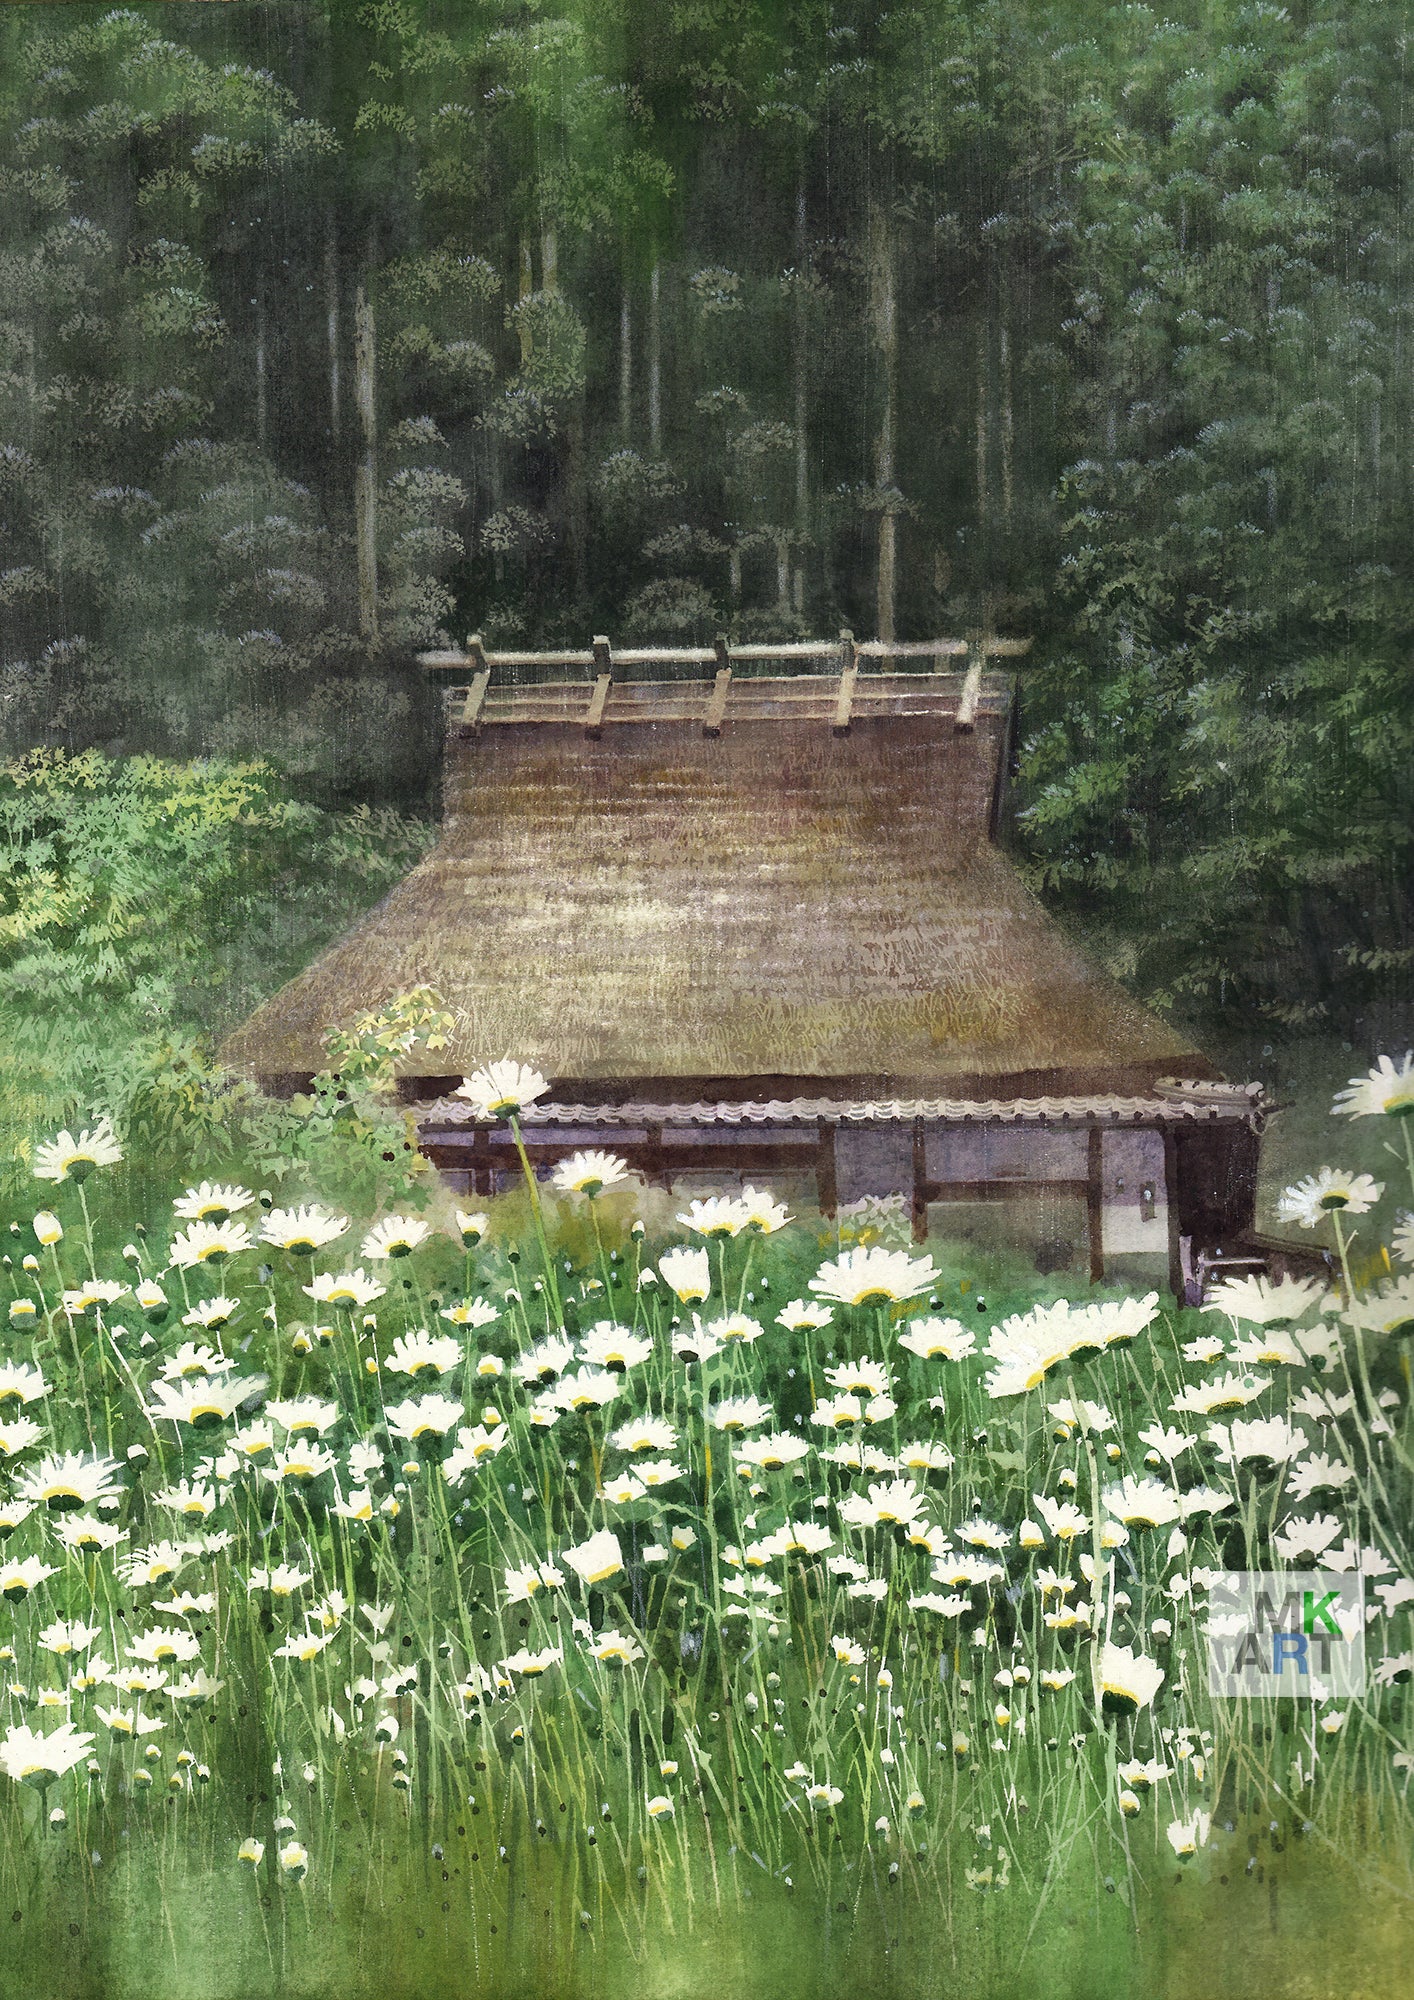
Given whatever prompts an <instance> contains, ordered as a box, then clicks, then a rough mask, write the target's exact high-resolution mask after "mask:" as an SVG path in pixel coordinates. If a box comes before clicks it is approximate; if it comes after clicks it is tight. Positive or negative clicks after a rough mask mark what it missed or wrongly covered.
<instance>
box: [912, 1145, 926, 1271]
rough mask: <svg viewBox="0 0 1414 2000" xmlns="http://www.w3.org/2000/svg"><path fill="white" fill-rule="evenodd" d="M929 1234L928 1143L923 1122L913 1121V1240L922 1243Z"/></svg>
mask: <svg viewBox="0 0 1414 2000" xmlns="http://www.w3.org/2000/svg"><path fill="white" fill-rule="evenodd" d="M927 1234H928V1142H927V1139H926V1137H925V1136H924V1131H923V1120H922V1119H921V1118H915V1119H914V1121H913V1240H914V1242H915V1243H921V1242H922V1241H923V1240H924V1238H925V1237H926V1236H927Z"/></svg>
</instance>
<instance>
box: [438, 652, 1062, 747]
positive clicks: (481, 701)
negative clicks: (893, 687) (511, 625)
mask: <svg viewBox="0 0 1414 2000" xmlns="http://www.w3.org/2000/svg"><path fill="white" fill-rule="evenodd" d="M1030 646H1031V641H1030V640H1029V639H1005V638H1000V637H998V636H997V635H996V634H994V633H991V632H979V633H974V634H972V635H970V636H969V637H968V638H966V639H902V640H892V639H863V640H856V639H855V636H854V634H853V633H852V632H851V631H848V630H845V631H842V632H841V633H840V635H839V637H838V639H804V640H800V639H797V640H789V641H782V642H780V643H778V644H771V643H769V642H765V641H760V642H752V643H748V644H742V645H735V644H733V643H732V642H731V641H730V640H729V639H727V638H726V637H725V636H721V637H719V638H718V639H717V640H716V641H715V642H714V644H713V645H711V646H625V647H621V648H619V649H618V650H617V651H616V650H615V649H614V647H613V646H612V644H611V642H610V641H609V639H608V638H607V637H606V636H605V635H604V634H603V633H596V634H595V637H594V640H593V643H592V645H591V647H590V648H589V650H588V651H556V650H545V651H522V650H516V649H511V650H507V651H502V652H490V651H488V650H487V648H486V645H485V643H484V641H483V639H482V636H481V634H480V633H479V632H473V633H472V634H471V636H470V638H469V639H468V640H467V642H466V651H465V652H464V653H455V652H428V653H419V654H418V656H417V659H418V664H419V666H421V667H422V668H423V669H424V670H425V671H426V672H427V673H428V674H430V675H432V676H433V677H434V678H435V679H437V680H439V681H443V682H448V681H463V682H468V683H469V685H468V687H467V692H466V696H465V699H464V701H463V704H462V711H461V715H460V717H459V718H458V720H459V725H460V733H461V734H462V735H463V736H475V735H477V734H479V733H480V730H481V727H482V724H483V722H484V721H486V720H489V719H490V718H489V717H488V716H487V715H486V703H487V698H488V695H489V694H490V690H491V682H492V678H493V676H494V675H495V673H496V670H497V669H498V668H502V669H519V668H525V667H538V668H540V669H542V670H544V669H549V668H558V669H560V670H561V671H563V670H564V669H566V668H579V669H582V670H583V671H584V672H585V673H586V675H587V676H588V677H589V679H590V690H589V697H588V702H587V705H586V706H585V708H584V711H583V713H582V714H579V715H577V714H575V713H573V712H571V711H570V710H569V708H568V706H567V707H566V712H565V713H564V715H563V716H562V717H559V718H556V719H560V720H564V721H579V722H581V723H582V725H583V728H584V733H585V736H586V737H587V738H588V739H589V740H590V741H597V740H598V739H599V737H600V736H601V735H602V734H603V731H604V726H605V722H606V719H607V720H609V721H613V720H614V719H615V718H614V717H613V715H612V714H611V713H610V711H609V703H610V698H611V693H612V690H613V685H614V674H615V669H616V668H626V667H654V666H656V667H685V666H710V667H715V669H716V672H715V674H714V676H713V678H712V679H711V680H710V681H707V680H696V679H694V680H684V681H679V682H663V683H660V684H659V685H661V686H662V687H663V688H664V689H665V690H666V689H668V688H670V687H671V688H672V689H673V695H672V697H671V699H673V700H675V701H676V702H677V703H678V704H682V703H683V702H684V701H687V700H689V699H690V696H691V693H692V691H694V690H695V691H697V692H698V693H699V694H700V695H701V696H702V697H703V701H702V706H701V708H700V711H694V712H693V713H692V715H691V717H690V718H689V717H684V716H679V715H676V714H674V715H672V716H671V717H669V716H667V715H665V716H664V717H662V718H661V719H665V720H667V719H671V720H687V719H691V720H700V723H701V727H702V732H703V734H704V735H705V736H719V735H720V734H721V732H722V727H723V724H724V723H725V721H726V719H727V708H728V704H729V702H730V700H731V697H732V680H733V674H734V670H735V668H736V667H737V666H738V665H742V666H745V665H755V664H756V663H758V662H763V661H780V662H782V663H784V662H786V661H798V662H800V664H801V666H804V665H805V663H806V662H807V661H811V662H819V664H820V666H821V667H823V668H825V670H826V671H825V672H824V673H823V674H820V675H806V674H804V673H801V674H798V675H797V676H793V678H799V679H807V678H808V679H819V680H822V681H824V680H832V681H833V686H832V688H831V690H830V692H829V697H828V705H829V720H830V725H831V728H832V730H833V732H834V734H835V735H836V736H847V735H848V734H849V733H850V729H851V726H852V722H853V720H854V712H855V705H856V702H857V701H861V700H862V701H863V702H864V703H865V704H869V703H870V700H871V694H870V687H869V682H870V678H871V676H870V674H869V671H868V669H869V666H870V664H871V663H877V666H876V669H875V670H876V672H879V671H881V670H882V666H883V663H884V662H885V661H886V660H888V661H892V660H931V661H934V662H938V663H939V664H937V665H934V666H933V667H932V668H931V670H928V671H924V672H920V673H913V674H907V675H903V676H898V677H897V678H902V679H907V680H910V681H912V680H916V681H918V683H919V684H920V687H922V686H926V685H927V684H928V683H929V682H930V681H933V680H936V679H939V678H941V677H942V676H943V675H944V674H945V673H947V674H948V677H949V678H950V679H951V678H954V677H956V676H957V675H959V674H960V676H961V686H960V688H959V691H958V699H957V710H956V713H955V715H954V718H953V726H954V728H955V729H956V730H957V731H959V732H960V733H962V734H966V733H968V732H970V731H971V730H972V729H974V728H975V726H976V721H977V713H978V708H979V705H980V703H981V699H982V692H983V690H982V677H983V674H984V672H985V669H986V663H987V661H988V660H994V659H1016V658H1019V657H1020V656H1021V655H1022V654H1023V653H1026V652H1028V651H1029V650H1030ZM944 660H946V661H948V662H950V663H951V662H953V661H956V662H957V663H958V666H957V667H956V668H955V669H951V670H949V669H947V668H944V667H943V666H942V665H941V664H940V663H941V662H942V661H944ZM964 663H965V664H964ZM753 681H755V682H756V684H757V686H758V687H759V686H760V679H759V677H757V676H752V677H750V678H749V679H748V680H747V681H745V682H743V683H741V686H742V688H743V689H746V688H749V687H750V686H751V685H752V682H753ZM861 682H862V685H861ZM537 685H538V686H539V687H541V688H543V689H544V690H545V694H544V697H543V699H544V701H545V702H546V703H547V704H548V703H549V702H551V701H552V700H561V701H563V700H565V697H567V696H568V694H569V693H570V691H571V687H572V685H573V684H571V686H570V687H567V686H566V684H565V683H562V682H561V683H548V682H544V681H542V682H539V683H536V682H533V681H532V682H518V683H515V684H514V686H515V687H516V690H517V693H518V694H519V695H520V696H521V698H522V699H523V700H525V701H530V702H532V703H533V702H534V699H535V689H536V687H537ZM638 685H643V683H638ZM552 691H553V692H552ZM507 692H508V693H509V689H508V690H507ZM895 692H897V691H895ZM822 693H823V690H822ZM665 698H667V697H666V696H665ZM900 698H902V697H901V696H900ZM875 712H877V707H876V711H875ZM532 719H535V720H546V719H548V718H544V717H538V718H532ZM639 719H642V720H653V719H659V718H655V717H654V716H653V715H652V712H651V711H649V710H646V709H645V710H643V711H642V712H641V714H640V717H639Z"/></svg>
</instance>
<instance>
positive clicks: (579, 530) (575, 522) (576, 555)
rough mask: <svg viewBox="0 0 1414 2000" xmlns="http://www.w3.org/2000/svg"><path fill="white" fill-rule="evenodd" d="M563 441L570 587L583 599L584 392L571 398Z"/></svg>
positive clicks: (585, 529) (586, 545) (586, 567)
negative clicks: (571, 402)
mask: <svg viewBox="0 0 1414 2000" xmlns="http://www.w3.org/2000/svg"><path fill="white" fill-rule="evenodd" d="M566 429H567V436H566V441H565V514H566V520H565V539H566V541H567V542H568V544H569V558H570V588H571V589H572V590H573V592H574V595H575V597H576V598H577V599H578V600H580V601H581V602H583V599H584V596H585V592H586V590H587V588H588V581H587V580H588V570H589V565H588V549H589V523H588V519H587V516H586V506H585V502H586V494H587V488H586V483H585V477H584V395H583V392H582V391H581V393H580V394H579V395H577V396H576V397H575V399H574V407H573V408H572V409H571V411H570V415H569V423H568V425H567V427H566Z"/></svg>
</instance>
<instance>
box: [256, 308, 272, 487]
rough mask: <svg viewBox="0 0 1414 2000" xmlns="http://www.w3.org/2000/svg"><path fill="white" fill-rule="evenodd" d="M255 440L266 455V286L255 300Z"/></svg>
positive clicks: (267, 434) (267, 415)
mask: <svg viewBox="0 0 1414 2000" xmlns="http://www.w3.org/2000/svg"><path fill="white" fill-rule="evenodd" d="M255 442H256V445H257V447H258V448H259V451H260V453H261V456H262V457H264V455H265V452H266V449H267V447H268V446H269V442H270V406H269V400H268V397H267V394H266V385H265V288H264V286H262V287H261V289H260V293H259V296H258V297H257V299H256V302H255Z"/></svg>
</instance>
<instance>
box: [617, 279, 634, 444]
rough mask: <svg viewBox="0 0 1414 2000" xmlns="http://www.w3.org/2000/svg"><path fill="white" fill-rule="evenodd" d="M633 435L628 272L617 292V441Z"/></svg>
mask: <svg viewBox="0 0 1414 2000" xmlns="http://www.w3.org/2000/svg"><path fill="white" fill-rule="evenodd" d="M632 435H633V311H632V307H631V304H630V301H629V292H628V274H627V272H625V273H624V278H623V284H622V289H621V290H620V292H619V442H620V443H621V444H625V445H626V444H629V443H630V442H631V440H632Z"/></svg>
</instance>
